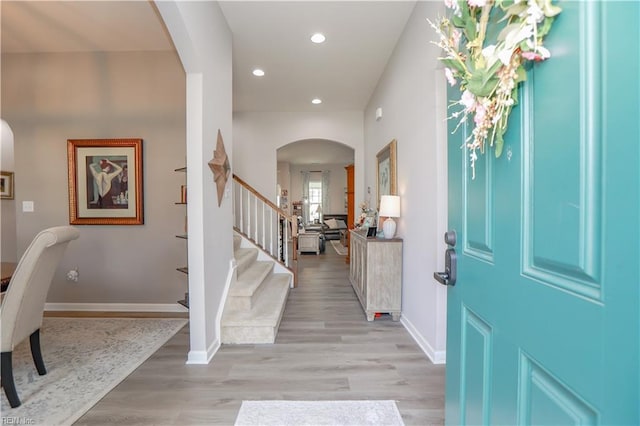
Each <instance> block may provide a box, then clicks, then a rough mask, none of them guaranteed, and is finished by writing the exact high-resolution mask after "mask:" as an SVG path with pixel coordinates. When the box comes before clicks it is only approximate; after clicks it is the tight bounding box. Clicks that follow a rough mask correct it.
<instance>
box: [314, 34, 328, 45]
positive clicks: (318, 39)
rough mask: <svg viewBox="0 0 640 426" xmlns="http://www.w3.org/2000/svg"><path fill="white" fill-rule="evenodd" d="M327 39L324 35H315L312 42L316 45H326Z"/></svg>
mask: <svg viewBox="0 0 640 426" xmlns="http://www.w3.org/2000/svg"><path fill="white" fill-rule="evenodd" d="M326 39H327V38H326V37H325V36H324V34H322V33H315V34H314V35H312V36H311V41H312V42H314V43H324V41H325V40H326Z"/></svg>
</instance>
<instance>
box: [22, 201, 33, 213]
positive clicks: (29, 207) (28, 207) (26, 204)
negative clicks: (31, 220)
mask: <svg viewBox="0 0 640 426" xmlns="http://www.w3.org/2000/svg"><path fill="white" fill-rule="evenodd" d="M34 207H35V206H34V204H33V201H23V202H22V211H23V212H25V213H30V212H33V211H34V210H35V208H34Z"/></svg>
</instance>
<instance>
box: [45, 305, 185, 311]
mask: <svg viewBox="0 0 640 426" xmlns="http://www.w3.org/2000/svg"><path fill="white" fill-rule="evenodd" d="M44 310H45V311H74V312H76V311H87V312H98V311H101V312H189V310H188V309H187V308H185V307H184V306H182V305H180V304H178V303H47V304H45V306H44Z"/></svg>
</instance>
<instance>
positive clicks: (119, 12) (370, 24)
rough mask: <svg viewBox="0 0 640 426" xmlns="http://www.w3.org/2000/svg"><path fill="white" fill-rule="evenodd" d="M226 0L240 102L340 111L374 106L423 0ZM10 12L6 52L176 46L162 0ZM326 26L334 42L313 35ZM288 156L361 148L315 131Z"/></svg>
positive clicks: (13, 5)
mask: <svg viewBox="0 0 640 426" xmlns="http://www.w3.org/2000/svg"><path fill="white" fill-rule="evenodd" d="M219 4H220V7H221V9H222V12H223V13H224V15H225V17H226V19H227V22H228V24H229V27H230V29H231V32H232V34H233V102H234V106H233V109H234V111H271V112H290V111H296V112H303V111H324V112H331V111H347V110H356V111H362V110H364V109H365V107H366V105H367V102H368V101H369V98H370V96H371V94H372V92H373V90H374V89H375V87H376V84H377V82H378V80H379V78H380V76H381V75H382V72H383V71H384V67H385V66H386V63H387V61H388V59H389V56H390V55H391V52H392V51H393V49H394V47H395V45H396V43H397V41H398V38H399V37H400V35H401V33H402V31H403V29H404V27H405V25H406V23H407V20H408V18H409V16H410V15H411V12H412V11H413V8H414V6H415V0H414V1H401V0H392V1H304V0H303V1H222V2H219ZM0 12H1V17H2V22H1V27H0V28H1V40H2V46H1V47H2V52H11V53H17V52H23V53H35V52H96V51H106V52H135V51H173V50H174V47H173V43H172V41H171V38H170V37H169V35H168V32H167V30H166V28H165V26H164V23H163V21H162V19H161V17H160V14H159V12H158V11H157V9H156V7H155V4H154V3H153V1H147V0H142V1H57V0H48V1H24V0H19V1H14V0H1V1H0ZM316 32H322V33H323V34H324V35H325V36H326V38H327V39H326V41H325V43H323V44H314V43H312V42H311V41H310V37H311V35H312V34H314V33H316ZM254 68H261V69H263V70H264V71H265V75H264V76H263V77H259V78H257V77H255V76H253V75H252V71H253V69H254ZM315 97H317V98H320V99H322V101H323V102H322V104H320V105H312V104H311V100H312V99H313V98H315ZM278 160H279V161H287V162H290V163H292V164H327V163H330V164H338V163H345V164H346V163H348V162H352V161H353V150H352V149H351V148H349V147H347V146H344V145H341V144H339V143H334V142H330V141H324V140H317V139H314V140H307V141H301V142H297V143H295V144H290V145H288V146H286V147H283V148H281V149H280V150H278Z"/></svg>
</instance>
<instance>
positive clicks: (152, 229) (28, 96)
mask: <svg viewBox="0 0 640 426" xmlns="http://www.w3.org/2000/svg"><path fill="white" fill-rule="evenodd" d="M184 82H185V78H184V72H183V70H182V68H181V66H180V62H179V60H178V58H177V56H176V54H175V52H128V53H49V54H19V53H14V54H10V53H3V54H2V112H3V118H4V119H6V120H7V122H9V123H10V124H11V127H12V129H13V133H14V156H15V170H14V171H15V207H14V214H15V216H16V219H15V223H14V230H15V232H16V234H17V252H18V256H21V255H22V253H23V252H24V250H25V249H26V247H27V246H28V245H29V243H30V242H31V240H32V239H33V237H34V236H35V235H36V234H37V233H38V232H39V231H41V230H42V229H44V228H47V227H50V226H57V225H64V224H68V223H69V198H68V175H67V139H103V138H142V139H143V144H144V146H143V170H144V175H143V180H144V191H143V197H144V220H145V223H144V225H141V226H97V225H83V226H78V229H79V231H80V238H79V239H78V240H77V241H74V242H72V243H71V244H70V245H69V247H68V249H67V251H66V253H65V256H64V258H63V260H62V262H61V266H60V268H59V270H58V273H57V274H56V275H55V277H54V279H53V282H52V285H51V289H50V292H49V295H48V299H47V300H48V302H50V303H52V302H53V303H75V304H79V305H81V306H86V304H88V303H99V304H107V303H109V304H123V303H127V304H162V305H166V309H175V310H182V308H181V307H180V306H179V305H178V304H177V303H176V301H177V300H178V299H180V298H182V297H183V296H184V292H185V291H186V284H187V283H186V280H185V279H184V276H182V274H180V273H178V272H177V271H176V270H175V268H176V267H177V266H180V265H181V264H184V262H185V261H186V250H185V246H184V242H183V241H181V240H178V239H176V238H175V235H176V233H179V232H180V230H181V229H183V227H184V211H183V210H182V209H180V208H179V207H177V206H175V204H174V202H175V201H176V200H177V199H178V198H177V197H178V191H179V188H180V183H181V182H180V179H181V178H183V176H179V175H178V174H176V173H174V172H173V170H174V169H175V168H177V167H181V166H183V165H184V158H185V118H184V117H185V89H184V84H185V83H184ZM25 200H28V201H33V202H34V204H35V211H34V212H32V213H24V212H22V210H21V207H22V201H25ZM3 204H4V201H3ZM3 207H4V206H3ZM3 221H4V215H3ZM4 239H5V234H4V230H3V234H2V240H3V244H4ZM76 267H77V268H78V269H79V272H80V279H79V281H78V282H77V283H75V282H70V281H67V280H66V272H67V271H68V270H69V269H72V268H76ZM103 309H106V308H103ZM114 309H117V308H114ZM163 309H165V308H164V307H163Z"/></svg>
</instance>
